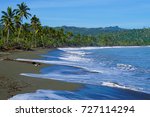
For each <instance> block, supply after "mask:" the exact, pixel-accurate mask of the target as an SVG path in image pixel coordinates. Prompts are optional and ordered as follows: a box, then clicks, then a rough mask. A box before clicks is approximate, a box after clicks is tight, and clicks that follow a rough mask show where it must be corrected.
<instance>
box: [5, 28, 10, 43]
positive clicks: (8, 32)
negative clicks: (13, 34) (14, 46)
mask: <svg viewBox="0 0 150 117" xmlns="http://www.w3.org/2000/svg"><path fill="white" fill-rule="evenodd" d="M9 34H10V30H9V29H8V31H7V39H6V43H8V40H9Z"/></svg>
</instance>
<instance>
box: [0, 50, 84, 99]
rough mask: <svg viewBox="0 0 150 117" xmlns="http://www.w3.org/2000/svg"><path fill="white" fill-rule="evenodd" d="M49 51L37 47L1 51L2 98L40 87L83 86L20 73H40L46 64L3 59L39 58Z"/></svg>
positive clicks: (0, 92)
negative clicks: (34, 48)
mask: <svg viewBox="0 0 150 117" xmlns="http://www.w3.org/2000/svg"><path fill="white" fill-rule="evenodd" d="M48 51H50V50H48V49H36V50H34V51H10V52H0V100H7V99H9V98H10V97H12V96H14V95H17V94H22V93H30V92H34V91H36V90H38V89H51V90H76V89H78V88H81V87H82V86H81V85H80V84H75V83H66V82H62V81H56V80H50V79H39V78H37V79H36V78H31V77H26V76H21V75H20V73H39V71H40V69H41V68H42V67H46V66H47V65H46V64H41V65H40V66H37V67H36V66H34V65H33V64H31V63H26V62H17V61H9V60H3V59H6V58H10V59H16V58H25V59H33V58H39V57H40V56H39V55H41V54H44V53H46V52H48Z"/></svg>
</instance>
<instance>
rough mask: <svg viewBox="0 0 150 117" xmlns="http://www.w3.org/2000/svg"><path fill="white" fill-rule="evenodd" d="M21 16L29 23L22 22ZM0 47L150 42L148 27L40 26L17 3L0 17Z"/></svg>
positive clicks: (110, 44)
mask: <svg viewBox="0 0 150 117" xmlns="http://www.w3.org/2000/svg"><path fill="white" fill-rule="evenodd" d="M24 19H28V20H30V23H24ZM0 22H1V25H0V50H12V49H23V50H30V49H32V48H37V47H42V48H55V47H66V46H121V45H124V46H128V45H129V46H130V45H150V29H149V28H147V29H132V30H128V29H122V28H119V27H117V26H116V27H106V28H77V27H67V26H63V27H56V28H51V27H47V26H45V27H44V26H42V25H41V22H40V19H39V18H38V17H37V16H36V15H31V14H30V8H29V7H28V6H27V5H26V4H25V3H21V4H18V5H17V9H12V8H11V7H8V8H7V10H6V11H2V16H1V19H0Z"/></svg>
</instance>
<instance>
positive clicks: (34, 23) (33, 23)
mask: <svg viewBox="0 0 150 117" xmlns="http://www.w3.org/2000/svg"><path fill="white" fill-rule="evenodd" d="M31 26H32V28H33V31H34V37H36V34H37V33H38V32H39V31H40V27H41V23H40V20H39V18H37V17H36V15H34V16H33V17H32V18H31ZM32 39H33V38H32ZM34 44H35V45H34V46H35V47H36V39H35V43H34Z"/></svg>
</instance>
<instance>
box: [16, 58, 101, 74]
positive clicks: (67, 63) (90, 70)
mask: <svg viewBox="0 0 150 117" xmlns="http://www.w3.org/2000/svg"><path fill="white" fill-rule="evenodd" d="M16 60H18V61H24V62H38V63H45V64H53V65H64V66H70V67H76V68H80V69H84V70H86V71H89V72H93V73H103V71H102V70H97V69H94V68H90V67H85V66H79V65H76V64H75V63H72V62H68V61H46V60H32V59H21V58H18V59H16Z"/></svg>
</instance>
